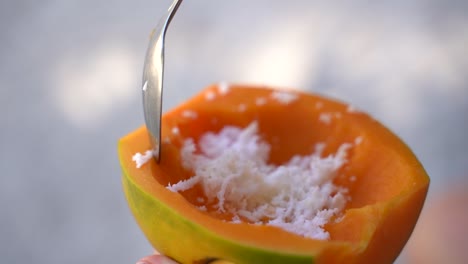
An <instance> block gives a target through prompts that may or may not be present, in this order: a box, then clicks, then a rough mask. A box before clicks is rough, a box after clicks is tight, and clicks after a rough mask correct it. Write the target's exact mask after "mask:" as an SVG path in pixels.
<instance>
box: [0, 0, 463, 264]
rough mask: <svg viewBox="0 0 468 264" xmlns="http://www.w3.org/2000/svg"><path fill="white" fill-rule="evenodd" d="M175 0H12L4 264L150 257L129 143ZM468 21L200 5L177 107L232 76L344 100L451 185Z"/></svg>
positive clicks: (381, 5) (415, 11) (171, 74)
mask: <svg viewBox="0 0 468 264" xmlns="http://www.w3.org/2000/svg"><path fill="white" fill-rule="evenodd" d="M170 3H171V1H170V0H159V1H149V0H135V1H121V0H116V1H99V0H97V1H91V0H81V1H77V0H69V1H57V0H43V1H31V0H20V1H2V2H1V3H0V110H1V111H0V126H1V129H0V171H1V174H0V177H1V178H0V180H1V181H0V208H1V213H0V262H1V263H38V264H48V263H70V264H72V263H134V262H135V261H136V260H137V259H138V258H139V257H142V256H144V255H146V254H149V253H151V248H150V246H149V245H148V243H147V242H146V240H145V238H144V237H143V235H142V234H141V232H140V231H139V229H138V228H137V226H136V224H135V222H134V221H133V219H132V217H131V215H130V212H129V210H128V208H127V205H126V202H125V200H124V197H123V193H122V191H121V186H120V168H119V164H118V161H117V152H116V145H117V140H118V138H119V137H121V136H123V135H125V134H127V133H128V132H130V131H131V130H133V129H135V128H137V127H138V126H140V125H142V124H143V113H142V106H141V98H140V96H141V94H140V91H141V83H140V76H141V73H142V64H143V57H144V53H145V51H146V47H147V44H148V40H149V34H150V31H151V29H152V28H153V27H154V26H155V25H156V23H157V21H158V20H159V18H160V16H161V15H162V14H163V13H164V12H165V9H167V7H168V6H169V5H170ZM467 14H468V2H466V1H463V0H460V1H459V0H450V1H444V0H412V1H408V0H394V1H306V0H290V1H284V0H283V1H278V0H269V1H266V0H255V1H252V0H237V1H208V0H197V1H191V0H186V1H184V2H183V4H182V6H181V7H180V9H179V12H178V14H177V15H176V17H175V18H174V20H173V23H172V24H171V27H170V29H169V31H168V34H167V42H166V44H167V48H166V51H167V53H166V65H167V67H166V74H167V75H166V79H165V80H166V81H167V82H166V84H165V85H166V86H165V91H164V109H170V108H172V107H174V106H175V105H177V104H178V103H180V102H182V101H184V100H185V99H187V98H189V97H190V96H191V95H193V94H195V93H196V92H198V91H199V90H201V89H202V88H203V87H204V86H206V85H208V84H212V83H216V82H219V81H227V82H235V83H258V84H267V85H273V86H279V87H286V88H297V89H303V90H308V91H314V92H317V93H321V94H324V95H327V96H331V97H335V98H338V99H340V100H344V101H347V102H350V103H352V104H353V105H355V106H357V107H358V108H360V109H362V110H364V111H367V112H369V113H371V114H372V115H373V116H374V117H376V118H377V119H379V120H381V121H382V122H383V123H384V124H386V125H387V126H388V127H390V128H391V129H392V130H393V131H395V132H396V133H397V134H398V135H400V136H401V137H402V138H403V139H404V140H405V141H406V142H407V143H408V144H409V145H410V147H411V148H412V149H413V150H414V152H415V153H416V155H417V156H418V157H419V158H420V160H421V162H422V163H423V165H424V166H425V167H426V169H427V171H428V173H429V175H430V176H431V177H432V186H431V194H432V193H437V192H438V190H442V189H443V188H446V187H447V186H451V184H457V183H458V182H460V181H463V180H464V178H465V177H468V150H467V149H468V136H467V135H468V132H467V131H468V50H467V49H468V15H467ZM430 197H431V196H430ZM430 197H429V198H430ZM399 262H401V263H407V260H406V259H405V256H404V255H403V256H402V257H401V258H400V260H399Z"/></svg>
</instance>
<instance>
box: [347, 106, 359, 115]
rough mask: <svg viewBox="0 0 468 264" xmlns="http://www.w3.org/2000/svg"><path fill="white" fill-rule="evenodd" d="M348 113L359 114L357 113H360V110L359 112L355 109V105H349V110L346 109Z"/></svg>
mask: <svg viewBox="0 0 468 264" xmlns="http://www.w3.org/2000/svg"><path fill="white" fill-rule="evenodd" d="M346 112H348V113H357V112H359V110H357V108H356V107H354V106H353V105H348V108H347V109H346Z"/></svg>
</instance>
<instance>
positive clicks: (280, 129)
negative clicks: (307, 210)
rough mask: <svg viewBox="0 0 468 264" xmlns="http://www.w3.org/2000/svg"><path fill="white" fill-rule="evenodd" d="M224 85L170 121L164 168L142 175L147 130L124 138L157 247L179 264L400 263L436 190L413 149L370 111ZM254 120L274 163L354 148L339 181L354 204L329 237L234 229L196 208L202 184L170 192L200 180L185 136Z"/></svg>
mask: <svg viewBox="0 0 468 264" xmlns="http://www.w3.org/2000/svg"><path fill="white" fill-rule="evenodd" d="M221 88H223V87H218V86H212V87H208V88H207V89H206V90H204V91H203V92H201V93H200V94H199V95H197V96H195V97H193V98H192V99H190V100H188V101H187V102H185V103H183V104H182V105H180V106H179V107H177V108H175V109H173V110H171V111H170V112H168V113H166V114H165V115H164V116H163V120H162V139H163V140H162V148H161V162H160V163H159V164H157V163H156V162H155V161H154V160H153V159H151V160H149V161H148V162H147V163H146V164H144V165H143V166H141V167H140V168H137V166H136V165H135V162H134V161H133V160H132V157H133V156H134V155H135V153H144V152H145V151H147V150H148V149H150V148H151V146H150V142H149V138H148V134H147V131H146V128H145V127H141V128H139V129H137V130H135V131H134V132H132V133H130V134H129V135H127V136H125V137H124V138H122V139H121V140H120V141H119V159H120V163H121V167H122V170H123V177H122V181H123V187H124V191H125V195H126V197H127V201H128V204H129V207H130V209H131V211H132V213H133V215H134V216H135V218H136V220H137V223H138V224H139V226H140V228H141V229H142V231H143V232H144V234H145V235H146V237H147V238H148V240H149V241H150V243H151V244H152V245H153V247H154V248H155V249H157V250H158V251H159V252H161V253H162V254H164V255H167V256H169V257H171V258H173V259H175V260H177V261H178V262H181V263H205V262H208V261H211V260H215V259H223V260H227V261H231V262H233V263H238V264H241V263H392V262H393V261H394V260H395V258H396V257H397V256H398V254H399V253H400V251H401V250H402V248H403V246H404V245H405V243H406V241H407V240H408V238H409V236H410V235H411V232H412V230H413V227H414V225H415V223H416V221H417V218H418V216H419V213H420V211H421V208H422V206H423V203H424V200H425V197H426V193H427V190H428V186H429V178H428V176H427V174H426V172H425V171H424V169H423V167H422V166H421V164H420V163H419V161H418V160H417V158H416V157H415V156H414V154H413V153H412V152H411V150H410V149H409V148H408V147H407V146H406V145H405V144H404V143H403V142H402V141H401V140H400V139H399V138H398V137H397V136H395V135H394V134H393V133H392V132H390V131H389V130H388V129H387V128H385V127H384V126H382V125H381V124H379V123H378V122H377V121H375V120H374V119H372V118H371V117H369V116H368V115H367V114H364V113H362V112H357V111H355V110H354V109H353V108H351V107H349V106H348V105H346V104H343V103H340V102H337V101H333V100H330V99H327V98H324V97H320V96H317V95H311V94H305V93H301V92H298V91H288V92H277V91H276V90H272V89H267V88H260V87H251V86H231V87H230V89H229V90H225V89H221ZM252 122H257V124H258V131H259V134H260V135H261V136H262V138H263V139H264V140H265V141H266V142H268V144H269V145H270V147H271V149H270V156H269V162H270V163H272V164H277V165H279V164H283V163H285V162H286V161H288V160H289V159H291V157H293V156H295V155H308V154H310V153H311V152H312V151H313V148H314V146H316V145H317V144H318V143H323V144H324V146H325V148H324V150H323V155H325V156H326V155H331V154H333V153H335V152H336V151H337V150H338V149H339V147H340V146H341V145H342V144H344V143H347V142H348V143H349V142H355V143H356V144H354V146H353V147H352V148H350V149H349V150H348V153H347V163H346V164H345V165H344V166H343V167H342V168H340V170H339V175H338V176H337V177H336V178H334V183H335V184H336V185H338V186H342V187H344V188H346V189H347V194H348V196H349V198H350V199H349V201H347V203H346V206H345V208H344V210H343V212H342V216H341V218H340V220H339V221H330V222H329V223H328V224H326V225H325V226H324V229H325V230H326V231H327V232H328V233H329V234H330V239H328V240H317V239H310V238H305V237H303V236H300V235H297V234H293V233H290V232H287V231H285V230H282V229H280V228H277V227H273V226H267V225H253V224H249V223H246V222H243V223H232V222H230V221H228V220H229V219H230V218H229V217H230V216H228V215H223V214H220V213H219V212H215V211H214V210H210V209H209V210H208V211H202V210H199V208H197V205H198V206H199V205H201V204H200V203H201V202H200V197H204V193H203V190H202V188H201V187H200V186H198V185H196V186H194V187H193V188H190V189H188V190H186V191H183V192H180V193H178V192H172V191H171V190H169V189H168V188H167V186H169V185H172V184H176V183H178V182H180V181H182V180H186V179H189V178H190V177H191V176H192V175H193V172H192V171H189V170H187V169H186V168H184V166H183V165H182V164H183V161H182V158H181V149H182V147H183V144H184V141H185V140H186V139H188V138H193V139H194V141H195V142H197V141H198V140H199V139H200V137H202V135H203V134H205V133H207V132H210V131H211V132H213V131H214V132H217V131H220V130H222V129H223V127H225V126H237V127H241V128H244V127H247V126H248V125H249V124H251V123H252ZM357 141H359V142H357ZM208 208H210V207H209V206H208Z"/></svg>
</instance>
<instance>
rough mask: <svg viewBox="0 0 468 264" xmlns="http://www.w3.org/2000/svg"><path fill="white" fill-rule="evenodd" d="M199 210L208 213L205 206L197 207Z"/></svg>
mask: <svg viewBox="0 0 468 264" xmlns="http://www.w3.org/2000/svg"><path fill="white" fill-rule="evenodd" d="M197 209H198V210H200V211H202V212H206V211H207V209H206V206H204V205H201V206H197Z"/></svg>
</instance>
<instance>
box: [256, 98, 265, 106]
mask: <svg viewBox="0 0 468 264" xmlns="http://www.w3.org/2000/svg"><path fill="white" fill-rule="evenodd" d="M266 103H267V99H266V98H264V97H258V98H257V99H255V104H256V105H257V106H262V105H265V104H266Z"/></svg>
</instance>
